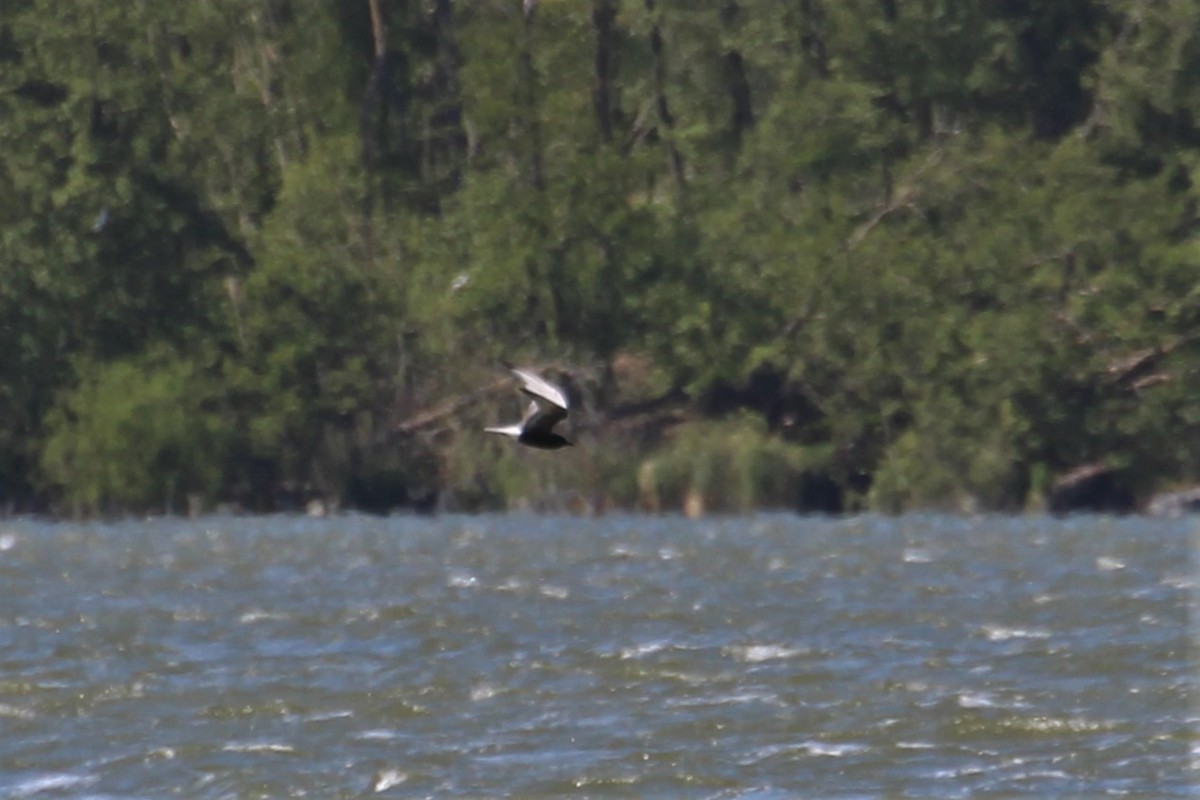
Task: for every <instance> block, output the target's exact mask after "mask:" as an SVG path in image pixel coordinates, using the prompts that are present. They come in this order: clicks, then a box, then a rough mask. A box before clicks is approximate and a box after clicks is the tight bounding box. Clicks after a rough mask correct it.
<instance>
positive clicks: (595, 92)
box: [592, 0, 621, 142]
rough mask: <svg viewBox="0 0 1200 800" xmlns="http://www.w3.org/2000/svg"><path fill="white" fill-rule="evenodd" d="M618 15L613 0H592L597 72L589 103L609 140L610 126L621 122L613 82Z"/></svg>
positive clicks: (602, 131)
mask: <svg viewBox="0 0 1200 800" xmlns="http://www.w3.org/2000/svg"><path fill="white" fill-rule="evenodd" d="M616 18H617V2H616V0H593V2H592V28H593V29H594V30H595V32H596V75H595V85H594V87H593V89H592V103H593V105H594V107H595V110H596V124H597V127H599V129H600V138H601V139H603V140H604V141H605V142H611V141H612V137H613V128H614V127H615V126H616V125H618V124H619V123H620V118H621V108H620V99H619V98H618V97H617V94H616V91H617V90H616V87H615V86H614V82H615V78H616V75H617V53H616V49H617V48H616V36H615V35H614V23H615V22H616Z"/></svg>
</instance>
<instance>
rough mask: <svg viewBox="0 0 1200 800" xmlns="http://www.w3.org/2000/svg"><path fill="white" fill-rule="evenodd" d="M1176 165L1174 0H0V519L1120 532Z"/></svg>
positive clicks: (1184, 248)
mask: <svg viewBox="0 0 1200 800" xmlns="http://www.w3.org/2000/svg"><path fill="white" fill-rule="evenodd" d="M1198 178H1200V7H1198V6H1197V4H1196V3H1195V2H1194V0H1158V1H1156V2H1146V1H1145V0H1107V1H1104V2H1102V1H1100V0H1053V1H1051V0H1042V1H1037V0H1032V1H1029V2H995V0H931V1H930V2H921V3H915V2H906V1H905V0H838V1H837V2H833V1H832V0H797V1H796V2H774V1H768V0H720V1H719V2H705V3H694V2H683V0H621V1H620V2H618V0H589V1H588V2H583V1H582V0H581V1H580V2H575V1H574V0H572V1H570V2H568V1H567V0H542V2H540V3H535V2H525V3H522V2H519V0H478V2H474V1H473V2H451V0H407V1H405V0H339V1H338V2H299V0H222V2H211V1H209V0H203V1H201V2H190V3H140V4H133V5H130V4H126V3H111V2H98V0H75V2H73V3H71V4H70V5H69V8H68V7H65V6H63V5H62V4H58V3H52V2H49V0H5V2H4V3H3V6H2V8H0V187H3V190H4V191H3V192H0V270H2V271H3V280H2V281H0V324H2V325H3V331H4V335H3V336H4V338H3V348H2V349H0V416H2V418H3V420H4V422H5V424H4V425H3V426H2V427H0V496H2V498H3V502H4V503H5V504H6V506H7V508H8V509H10V510H16V511H22V510H47V509H49V510H58V511H60V512H63V513H113V512H130V511H143V510H163V509H168V510H174V511H183V510H186V509H188V508H189V507H190V508H192V509H193V510H194V509H207V508H214V507H216V506H217V505H218V504H223V503H226V504H232V505H233V506H234V507H238V508H245V509H249V510H270V509H280V508H295V507H299V506H300V505H302V504H303V503H305V502H307V501H310V500H313V499H320V500H322V501H324V502H326V503H338V504H340V505H342V506H343V507H357V508H363V509H368V510H388V509H392V508H402V507H407V508H436V507H439V506H440V507H454V508H464V509H477V508H497V507H504V506H506V505H514V504H520V503H529V504H533V505H535V506H536V505H547V506H549V507H559V506H563V505H567V506H573V505H581V506H588V507H595V506H596V505H603V504H618V505H625V506H631V507H634V506H640V507H644V508H651V509H654V508H663V509H672V508H688V509H691V510H699V509H701V508H708V509H743V508H750V507H758V506H775V507H792V508H801V509H811V510H834V511H835V510H841V509H856V508H864V507H872V508H878V509H884V510H898V509H905V508H912V507H946V508H979V509H999V510H1016V509H1022V508H1027V507H1046V506H1049V507H1052V508H1055V507H1063V506H1065V507H1075V506H1081V505H1082V506H1092V507H1112V508H1126V507H1131V506H1133V505H1135V504H1137V503H1140V502H1142V501H1143V500H1144V499H1145V498H1146V497H1148V496H1149V495H1150V494H1151V493H1152V492H1154V491H1157V490H1160V489H1165V488H1172V487H1177V486H1184V485H1187V484H1188V483H1190V482H1195V481H1197V480H1200V373H1198V370H1200V236H1198V221H1200V216H1198V207H1197V200H1198V199H1200V189H1198V187H1197V183H1196V182H1197V179H1198ZM502 357H504V358H508V359H510V360H514V361H519V362H521V363H527V364H531V365H534V366H538V367H540V368H544V369H546V370H548V371H549V373H550V374H551V375H552V376H556V377H559V378H561V379H562V380H563V381H564V382H565V383H566V384H567V385H568V387H569V388H570V391H571V393H572V395H573V396H574V397H575V398H577V400H579V402H580V411H579V413H578V414H577V415H576V416H575V419H574V426H575V427H574V431H573V435H574V437H575V438H577V439H578V440H579V441H580V442H581V444H582V445H583V446H582V447H579V448H575V449H574V450H571V451H564V452H563V453H556V454H543V453H529V452H526V451H520V450H517V449H514V448H513V447H512V446H511V445H510V443H507V442H500V441H494V440H492V439H489V438H487V437H486V436H485V435H484V434H483V433H481V430H480V429H481V428H482V426H483V425H485V424H495V423H496V422H497V421H501V420H505V419H508V418H509V417H511V416H512V415H514V414H516V413H518V411H519V408H520V405H521V402H520V400H519V398H518V397H517V396H516V394H515V393H514V392H513V391H512V387H511V385H510V384H507V383H505V381H504V377H505V376H504V372H503V370H502V369H501V368H500V367H499V360H500V358H502ZM1097 481H1099V482H1097ZM1072 491H1074V492H1076V494H1075V495H1071V494H1070V492H1072ZM1064 492H1066V494H1064ZM1072 497H1073V498H1075V500H1074V501H1071V502H1067V500H1070V499H1071V498H1072ZM1064 498H1066V499H1065V500H1064Z"/></svg>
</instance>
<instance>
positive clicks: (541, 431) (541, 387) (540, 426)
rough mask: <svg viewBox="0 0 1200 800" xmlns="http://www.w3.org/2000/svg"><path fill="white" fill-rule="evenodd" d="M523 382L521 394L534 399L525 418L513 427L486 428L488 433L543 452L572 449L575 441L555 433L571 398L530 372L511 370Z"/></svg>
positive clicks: (513, 368)
mask: <svg viewBox="0 0 1200 800" xmlns="http://www.w3.org/2000/svg"><path fill="white" fill-rule="evenodd" d="M509 369H510V370H511V371H512V373H513V374H514V375H516V376H517V377H518V378H520V380H521V391H522V392H524V393H525V394H527V395H529V396H530V397H532V398H533V400H532V401H530V403H529V408H528V409H527V410H526V411H525V417H524V418H523V419H522V420H521V421H520V422H518V423H516V424H513V425H505V426H504V427H501V428H484V430H485V431H487V432H488V433H498V434H500V435H501V436H508V437H510V438H512V439H516V440H517V441H518V442H519V443H521V444H523V445H528V446H529V447H537V448H539V449H542V450H557V449H558V448H560V447H572V446H574V443H573V442H569V441H567V439H566V438H565V437H564V436H561V435H560V434H557V433H555V432H554V430H553V428H554V426H555V425H557V424H558V423H560V422H562V421H563V420H564V419H566V418H567V407H568V404H567V395H566V394H565V393H564V392H563V390H562V389H560V388H558V387H557V386H555V385H553V384H552V383H549V382H547V381H545V380H543V379H542V378H540V377H539V376H537V375H535V374H534V373H532V372H530V371H529V370H527V369H520V368H518V367H509Z"/></svg>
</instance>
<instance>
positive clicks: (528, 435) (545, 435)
mask: <svg viewBox="0 0 1200 800" xmlns="http://www.w3.org/2000/svg"><path fill="white" fill-rule="evenodd" d="M517 441H518V442H520V443H521V444H524V445H529V446H530V447H536V448H538V449H539V450H557V449H558V448H560V447H574V446H575V444H574V442H570V441H567V438H566V437H565V436H561V435H560V434H557V433H555V432H554V431H543V430H531V431H523V432H522V433H521V435H520V436H518V437H517Z"/></svg>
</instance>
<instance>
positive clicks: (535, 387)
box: [512, 367, 567, 419]
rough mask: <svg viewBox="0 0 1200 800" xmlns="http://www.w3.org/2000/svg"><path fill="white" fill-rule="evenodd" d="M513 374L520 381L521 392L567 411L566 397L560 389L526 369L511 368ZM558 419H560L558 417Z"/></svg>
mask: <svg viewBox="0 0 1200 800" xmlns="http://www.w3.org/2000/svg"><path fill="white" fill-rule="evenodd" d="M512 371H513V374H514V375H516V376H517V377H518V378H520V379H521V391H523V392H525V393H526V394H528V395H532V396H533V397H535V398H540V399H542V400H545V401H546V402H547V403H550V404H551V405H555V406H558V407H559V408H561V409H562V410H563V411H564V412H566V410H567V396H566V395H565V394H564V393H563V391H562V389H559V388H558V387H557V386H554V385H553V384H551V383H548V382H547V381H545V380H543V379H542V378H540V377H539V376H537V375H534V374H533V373H532V372H530V371H529V370H527V369H520V368H517V367H513V368H512ZM564 416H565V413H564ZM558 419H562V417H559V418H558Z"/></svg>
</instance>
